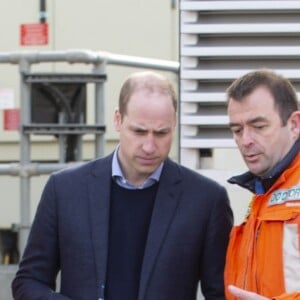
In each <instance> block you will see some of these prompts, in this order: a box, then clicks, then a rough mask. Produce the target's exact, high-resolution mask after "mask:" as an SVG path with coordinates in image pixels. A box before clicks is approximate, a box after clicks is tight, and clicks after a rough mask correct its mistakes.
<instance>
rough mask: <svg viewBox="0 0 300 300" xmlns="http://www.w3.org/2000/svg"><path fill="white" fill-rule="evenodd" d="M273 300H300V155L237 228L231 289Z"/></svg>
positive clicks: (228, 278)
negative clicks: (233, 287)
mask: <svg viewBox="0 0 300 300" xmlns="http://www.w3.org/2000/svg"><path fill="white" fill-rule="evenodd" d="M229 284H233V285H236V286H237V287H240V288H242V289H245V290H248V291H252V292H255V293H258V294H260V295H262V296H265V297H268V298H273V299H288V300H291V299H293V300H295V299H297V300H299V299H300V153H298V154H297V156H296V158H295V159H294V160H293V162H292V164H291V165H290V166H289V168H288V169H286V170H285V171H284V173H283V174H281V176H280V177H279V178H278V179H277V180H276V182H275V183H274V184H273V186H272V187H271V188H270V189H269V190H268V192H267V193H265V194H263V195H255V196H254V197H253V201H252V207H251V210H250V214H249V216H248V218H247V220H246V221H245V222H244V223H242V224H241V225H239V226H235V227H234V228H233V229H232V232H231V236H230V241H229V246H228V250H227V258H226V266H225V290H226V299H228V300H233V299H235V297H233V296H232V295H231V294H229V292H228V288H227V287H228V285H229Z"/></svg>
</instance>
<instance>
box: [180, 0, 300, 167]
mask: <svg viewBox="0 0 300 300" xmlns="http://www.w3.org/2000/svg"><path fill="white" fill-rule="evenodd" d="M299 58H300V1H270V0H269V1H268V0H267V1H242V0H240V1H221V0H220V1H186V0H181V1H180V63H181V70H180V78H181V82H180V91H181V103H182V105H181V128H180V129H181V134H180V137H181V138H180V154H181V155H180V156H181V162H182V163H183V164H185V165H187V166H189V167H191V168H195V169H197V168H199V167H200V164H199V160H200V158H201V155H202V154H203V153H207V149H208V150H209V151H208V152H210V150H211V149H216V148H231V147H235V144H234V142H233V140H232V137H231V133H230V132H229V130H228V128H227V116H226V107H225V100H226V97H225V89H226V88H227V87H228V85H229V84H230V83H231V82H232V81H233V80H234V79H235V78H237V77H239V76H240V75H242V74H244V73H246V72H248V71H250V70H252V69H256V68H261V67H268V68H272V69H274V70H275V71H277V72H279V73H281V74H282V75H284V76H286V77H288V78H290V79H291V81H292V82H293V84H294V85H295V86H296V88H297V90H300V61H299ZM205 149H206V150H205ZM228 159H230V158H228Z"/></svg>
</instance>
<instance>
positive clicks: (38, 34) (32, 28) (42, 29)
mask: <svg viewBox="0 0 300 300" xmlns="http://www.w3.org/2000/svg"><path fill="white" fill-rule="evenodd" d="M20 44H21V45H22V46H29V45H36V46H38V45H47V44H48V24H47V23H35V24H21V26H20Z"/></svg>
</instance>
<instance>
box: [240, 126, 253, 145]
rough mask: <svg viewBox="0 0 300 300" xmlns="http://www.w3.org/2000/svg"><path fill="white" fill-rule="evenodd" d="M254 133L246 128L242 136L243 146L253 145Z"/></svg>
mask: <svg viewBox="0 0 300 300" xmlns="http://www.w3.org/2000/svg"><path fill="white" fill-rule="evenodd" d="M253 141H254V139H253V132H252V131H251V129H249V128H244V130H243V132H242V135H241V144H242V145H243V146H249V145H251V144H252V143H253Z"/></svg>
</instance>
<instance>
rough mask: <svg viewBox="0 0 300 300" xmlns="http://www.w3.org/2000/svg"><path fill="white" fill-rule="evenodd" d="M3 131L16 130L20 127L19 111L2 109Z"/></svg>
mask: <svg viewBox="0 0 300 300" xmlns="http://www.w3.org/2000/svg"><path fill="white" fill-rule="evenodd" d="M3 112H4V118H3V120H4V130H18V129H19V126H20V109H19V108H13V109H4V110H3Z"/></svg>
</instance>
